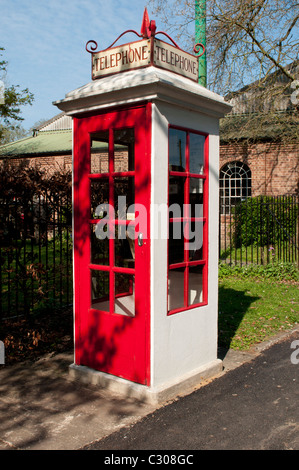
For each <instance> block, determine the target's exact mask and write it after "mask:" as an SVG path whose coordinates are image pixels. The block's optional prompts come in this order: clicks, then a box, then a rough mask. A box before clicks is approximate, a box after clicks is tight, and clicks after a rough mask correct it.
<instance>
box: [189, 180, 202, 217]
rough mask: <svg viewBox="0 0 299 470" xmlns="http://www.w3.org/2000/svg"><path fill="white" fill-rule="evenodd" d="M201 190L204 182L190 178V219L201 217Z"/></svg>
mask: <svg viewBox="0 0 299 470" xmlns="http://www.w3.org/2000/svg"><path fill="white" fill-rule="evenodd" d="M203 188H204V180H202V179H199V178H190V206H191V217H203Z"/></svg>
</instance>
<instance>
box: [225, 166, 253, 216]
mask: <svg viewBox="0 0 299 470" xmlns="http://www.w3.org/2000/svg"><path fill="white" fill-rule="evenodd" d="M219 187H220V213H221V214H229V213H230V211H231V207H232V206H235V205H236V204H237V203H238V202H241V201H243V200H244V199H246V198H248V197H249V196H251V170H250V168H249V166H248V165H247V164H246V163H243V162H240V161H235V162H230V163H226V164H225V165H224V166H223V167H222V168H221V169H220V177H219Z"/></svg>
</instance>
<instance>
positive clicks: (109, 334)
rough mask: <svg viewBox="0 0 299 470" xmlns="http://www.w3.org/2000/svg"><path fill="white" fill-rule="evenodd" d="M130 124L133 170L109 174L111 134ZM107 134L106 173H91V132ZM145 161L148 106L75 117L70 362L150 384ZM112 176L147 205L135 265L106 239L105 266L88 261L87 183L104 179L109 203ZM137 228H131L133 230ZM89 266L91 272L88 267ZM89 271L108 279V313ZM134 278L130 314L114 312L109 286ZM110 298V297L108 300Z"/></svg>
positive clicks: (148, 149) (112, 223)
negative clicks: (122, 262) (120, 259)
mask: <svg viewBox="0 0 299 470" xmlns="http://www.w3.org/2000/svg"><path fill="white" fill-rule="evenodd" d="M124 128H134V133H135V143H134V153H135V168H134V170H131V169H130V171H127V172H123V171H121V172H115V173H114V172H113V169H114V168H113V152H114V147H113V135H114V134H113V132H114V130H116V129H124ZM103 131H108V132H109V152H108V154H109V171H108V172H106V173H104V174H103V173H101V174H94V173H92V174H91V169H90V154H91V150H90V146H91V135H92V134H94V133H99V132H103ZM150 160H151V104H146V105H142V106H139V107H132V108H127V109H121V110H116V111H113V112H106V113H102V114H96V115H91V116H90V115H89V116H83V117H75V118H74V190H73V191H74V288H75V291H74V292H75V294H74V295H75V298H74V303H75V363H76V364H78V365H84V366H88V367H91V368H92V369H95V370H99V371H103V372H106V373H109V374H113V375H116V376H118V377H123V378H125V379H128V380H130V381H134V382H137V383H141V384H147V385H149V383H150V362H149V361H150V292H149V289H150ZM116 176H118V177H127V176H130V177H132V176H134V178H135V204H142V205H143V206H144V207H145V209H146V214H147V215H146V217H147V220H146V223H147V233H146V234H144V243H143V245H142V246H139V245H138V242H137V239H136V240H135V265H134V266H133V267H128V266H127V267H122V266H116V260H115V255H114V248H115V243H116V240H114V239H112V238H110V239H109V260H108V258H107V260H106V261H107V263H105V265H101V264H96V263H91V240H90V230H91V229H90V228H91V226H92V225H93V224H95V223H96V222H97V221H95V220H91V215H90V214H91V200H90V198H91V195H90V191H91V190H90V187H91V181H101V180H104V179H105V181H109V203H111V204H114V202H113V201H114V199H113V198H114V196H113V184H116V183H113V181H114V182H115V179H114V178H116ZM121 224H123V225H126V224H127V222H126V221H117V220H115V218H113V219H111V220H110V219H109V226H111V227H112V226H114V227H116V226H117V225H121ZM137 229H139V227H138V226H137V227H136V230H137ZM92 270H94V271H92ZM91 272H100V273H107V274H105V275H106V276H107V278H108V277H109V281H110V291H109V295H108V296H107V302H108V300H110V304H109V305H110V307H109V309H107V310H109V311H102V310H97V309H96V308H93V306H92V304H91ZM125 274H126V275H134V276H135V316H134V317H130V316H126V315H122V314H118V313H115V312H114V308H113V306H114V305H115V302H117V301H118V299H119V297H121V296H125V295H127V294H130V293H131V292H132V277H131V278H130V282H129V287H128V292H126V293H123V292H121V293H120V294H117V293H116V292H115V290H114V289H112V288H111V286H114V284H115V282H116V281H115V279H116V276H118V275H123V276H124V275H125ZM108 297H109V299H108Z"/></svg>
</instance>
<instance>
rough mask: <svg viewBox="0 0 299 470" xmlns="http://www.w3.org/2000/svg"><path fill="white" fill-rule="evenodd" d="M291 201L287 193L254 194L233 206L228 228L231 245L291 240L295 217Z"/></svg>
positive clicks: (292, 200) (295, 211)
mask: <svg viewBox="0 0 299 470" xmlns="http://www.w3.org/2000/svg"><path fill="white" fill-rule="evenodd" d="M294 202H295V201H294V198H293V197H291V196H286V197H281V198H274V197H271V196H258V197H253V198H248V199H246V200H245V201H242V202H241V203H240V204H238V205H236V206H235V207H234V210H233V216H234V221H233V227H232V228H233V241H234V246H235V247H240V246H242V245H243V246H249V245H259V246H265V245H268V246H269V245H272V244H276V243H278V242H284V241H292V239H293V237H294V235H295V233H296V224H297V220H298V211H297V207H296V205H295V204H294Z"/></svg>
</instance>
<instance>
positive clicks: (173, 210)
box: [169, 176, 186, 218]
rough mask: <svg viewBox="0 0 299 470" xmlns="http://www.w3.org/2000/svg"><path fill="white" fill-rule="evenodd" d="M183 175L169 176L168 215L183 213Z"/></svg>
mask: <svg viewBox="0 0 299 470" xmlns="http://www.w3.org/2000/svg"><path fill="white" fill-rule="evenodd" d="M185 181H186V178H185V177H181V176H169V210H170V214H169V217H170V218H173V217H183V215H184V212H183V211H184V209H183V206H184V187H185Z"/></svg>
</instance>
